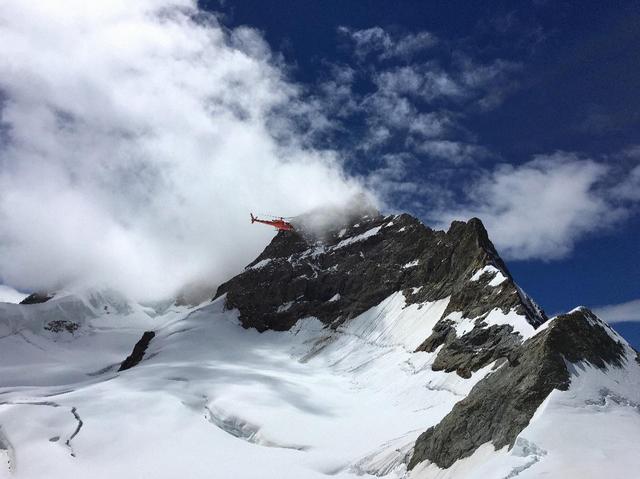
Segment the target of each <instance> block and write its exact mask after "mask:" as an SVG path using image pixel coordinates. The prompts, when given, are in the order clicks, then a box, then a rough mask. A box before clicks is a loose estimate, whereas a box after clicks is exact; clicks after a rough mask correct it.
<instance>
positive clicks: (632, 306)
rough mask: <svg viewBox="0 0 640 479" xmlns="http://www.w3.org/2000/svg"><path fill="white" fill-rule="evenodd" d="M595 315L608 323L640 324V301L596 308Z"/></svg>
mask: <svg viewBox="0 0 640 479" xmlns="http://www.w3.org/2000/svg"><path fill="white" fill-rule="evenodd" d="M593 312H594V313H596V314H597V315H598V316H599V317H601V318H602V319H604V320H605V321H607V322H608V323H621V322H626V321H633V322H640V299H634V300H632V301H627V302H626V303H620V304H610V305H607V306H600V307H597V308H594V310H593Z"/></svg>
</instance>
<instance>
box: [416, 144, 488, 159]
mask: <svg viewBox="0 0 640 479" xmlns="http://www.w3.org/2000/svg"><path fill="white" fill-rule="evenodd" d="M415 148H416V150H417V151H418V152H420V153H423V154H425V155H427V156H429V157H431V158H436V159H441V160H447V161H448V162H450V163H452V164H458V165H459V164H463V163H472V162H474V161H475V160H478V159H480V158H485V157H487V156H489V155H490V153H489V151H488V150H487V149H486V148H484V147H482V146H479V145H473V144H469V143H462V142H460V141H451V140H427V141H423V142H419V143H416V147H415Z"/></svg>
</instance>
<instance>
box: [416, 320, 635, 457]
mask: <svg viewBox="0 0 640 479" xmlns="http://www.w3.org/2000/svg"><path fill="white" fill-rule="evenodd" d="M605 328H607V326H606V325H605V324H604V323H602V322H600V321H599V320H598V319H597V318H596V317H595V316H594V315H593V313H591V312H590V311H588V310H586V309H581V310H576V311H574V312H572V313H570V314H566V315H561V316H558V317H557V318H555V319H554V320H553V321H552V322H551V323H550V324H549V326H548V327H547V328H546V329H544V330H543V331H541V332H540V333H538V334H537V335H536V336H534V337H532V338H531V339H529V340H527V341H526V342H524V344H522V345H521V346H516V347H513V348H511V350H510V352H509V353H508V354H507V355H506V361H504V362H503V363H502V364H501V365H500V366H499V367H498V368H497V370H496V371H495V372H493V373H492V374H490V375H489V376H487V377H486V378H485V379H483V380H482V381H480V382H479V383H478V384H477V385H476V386H475V387H474V388H473V389H472V390H471V393H470V394H469V395H468V396H467V397H466V398H465V399H463V400H462V401H460V402H459V403H457V404H456V405H455V406H454V408H453V410H452V411H451V412H450V413H449V414H448V415H447V416H446V417H445V418H444V419H443V420H442V421H441V422H440V423H439V424H438V425H437V426H435V427H432V428H430V429H429V430H427V431H426V432H424V433H423V434H422V435H421V436H420V437H419V438H418V440H417V441H416V445H415V450H414V454H413V457H412V458H411V462H410V465H409V467H410V468H412V467H414V466H415V465H416V464H418V463H420V462H422V461H425V460H429V461H431V462H433V463H435V464H437V465H438V466H440V467H442V468H447V467H450V466H451V465H452V464H453V463H454V462H456V461H457V460H458V459H461V458H463V457H467V456H470V455H471V454H472V453H473V452H474V451H475V450H476V449H477V448H478V447H479V446H480V445H482V444H484V443H486V442H488V441H491V442H492V443H493V445H494V446H495V448H496V449H500V448H502V447H504V446H507V445H508V446H510V447H511V446H513V444H514V442H515V439H516V437H517V435H518V434H519V433H520V432H521V431H522V430H523V429H524V428H525V427H526V426H527V425H528V424H529V421H530V420H531V418H532V416H533V414H534V413H535V411H536V410H537V409H538V407H539V406H540V404H542V401H544V400H545V398H546V397H547V396H548V395H549V393H551V391H553V390H554V389H558V390H566V389H567V388H568V387H569V384H570V373H569V370H568V369H567V364H566V362H567V361H568V362H570V363H577V362H579V361H587V362H589V363H590V364H592V365H594V366H596V367H598V368H601V369H604V368H608V367H620V366H622V364H623V361H624V348H623V346H622V344H621V343H620V342H617V341H616V340H614V339H613V337H612V336H611V335H609V334H608V333H607V331H606V330H605ZM486 331H489V329H487V330H486Z"/></svg>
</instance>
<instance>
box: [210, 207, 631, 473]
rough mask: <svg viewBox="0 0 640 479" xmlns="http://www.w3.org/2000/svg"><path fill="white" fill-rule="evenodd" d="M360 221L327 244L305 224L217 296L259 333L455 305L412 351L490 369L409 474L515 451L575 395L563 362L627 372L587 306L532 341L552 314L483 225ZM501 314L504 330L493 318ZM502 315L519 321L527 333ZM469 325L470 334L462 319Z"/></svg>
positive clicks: (464, 372) (462, 369) (451, 368)
mask: <svg viewBox="0 0 640 479" xmlns="http://www.w3.org/2000/svg"><path fill="white" fill-rule="evenodd" d="M353 223H354V224H350V225H342V226H341V228H340V229H339V230H338V229H335V230H331V231H327V232H325V234H324V235H322V240H317V239H316V238H317V236H313V235H309V234H307V232H306V231H305V230H304V228H298V229H297V231H295V232H279V233H278V234H277V235H276V237H275V238H274V239H273V241H272V242H271V243H270V244H269V245H268V246H267V247H266V248H265V250H264V251H263V252H262V254H261V255H260V256H259V257H258V258H257V259H256V260H255V261H254V262H252V263H251V264H250V265H249V266H247V268H246V269H245V271H244V272H242V273H241V274H239V275H238V276H236V277H235V278H233V279H231V280H230V281H228V282H226V283H224V284H222V285H221V286H220V287H219V288H218V291H217V292H216V295H215V297H216V298H217V297H220V296H222V295H226V299H225V306H226V307H227V308H229V309H237V310H238V311H239V318H240V321H241V323H242V325H243V326H244V327H246V328H256V329H258V330H259V331H265V330H268V329H273V330H287V329H289V328H291V327H292V326H293V325H294V324H295V323H296V322H297V321H298V320H299V319H300V318H304V317H309V316H313V317H316V318H318V319H320V320H321V321H322V322H323V323H325V324H326V325H327V327H331V328H337V327H338V326H341V325H346V324H347V323H348V322H349V320H350V319H352V318H354V317H356V316H358V315H360V314H361V313H363V312H365V311H367V310H369V309H370V308H372V307H374V306H376V305H378V304H379V303H381V302H382V301H383V300H384V299H386V298H387V297H389V296H390V295H391V294H393V293H395V292H397V291H402V292H403V294H404V296H405V299H406V303H407V304H422V303H425V302H432V301H437V300H443V299H447V298H448V303H447V306H446V309H445V311H444V313H443V314H442V316H441V318H440V320H439V321H438V322H437V323H436V324H435V326H434V327H433V328H432V330H431V333H430V335H429V336H428V337H425V338H421V340H422V343H421V344H420V346H419V347H418V348H417V350H416V351H427V352H435V351H437V352H438V354H437V355H436V358H435V359H434V361H433V363H432V365H431V367H432V369H433V370H443V371H445V372H451V373H456V374H458V375H460V376H461V377H464V378H469V377H471V375H472V374H473V373H474V372H476V371H478V370H480V369H481V368H484V367H486V366H488V365H491V364H494V366H493V370H492V371H491V373H489V374H488V376H486V377H485V378H484V379H482V380H480V381H479V382H478V383H477V384H476V386H475V387H474V388H473V389H472V391H471V393H470V394H469V395H468V396H467V397H466V398H465V399H463V400H461V401H460V402H459V403H457V404H456V406H455V407H454V408H453V410H452V411H451V412H450V413H449V414H448V415H447V416H446V417H445V418H444V419H443V420H442V421H441V422H440V423H439V424H438V425H436V426H435V427H432V428H430V429H429V430H427V431H426V432H424V433H423V434H422V435H421V436H420V437H419V439H418V440H417V442H416V444H415V449H414V453H413V455H412V457H411V462H410V467H414V466H415V465H416V464H418V463H420V462H422V461H431V462H433V463H435V464H437V465H438V466H440V467H443V468H447V467H450V466H451V465H452V464H453V463H454V462H455V461H457V460H458V459H461V458H463V457H467V456H469V455H471V454H472V453H473V452H474V451H475V450H476V449H477V448H478V447H479V446H480V445H482V444H485V443H487V442H489V441H491V442H492V443H493V444H494V446H495V447H496V448H501V447H503V446H507V445H508V446H512V445H513V444H514V442H515V440H516V437H517V436H518V434H519V433H520V432H521V431H522V430H523V429H524V428H525V427H526V426H527V424H529V421H530V420H531V417H532V416H533V414H534V413H535V411H536V409H537V408H538V407H539V406H540V404H541V403H542V401H544V399H545V398H546V397H547V396H548V395H549V394H550V393H551V391H553V390H554V389H559V390H565V389H567V388H568V386H569V384H570V373H569V370H568V368H567V363H566V362H567V361H568V362H579V361H588V362H589V363H591V364H593V365H594V366H596V367H599V368H607V367H617V366H620V365H621V364H622V361H623V360H624V347H623V346H622V345H621V344H620V343H618V342H616V340H615V339H614V338H615V334H613V333H611V332H610V331H607V330H606V328H608V326H606V325H605V324H604V323H602V322H601V321H600V320H598V319H597V318H596V317H595V316H594V315H593V313H591V312H589V311H588V310H584V309H581V310H576V311H574V312H572V313H570V314H567V315H563V316H559V317H557V318H555V319H554V320H553V322H552V323H551V324H548V325H545V327H544V328H543V329H542V330H540V331H539V332H538V333H537V334H534V330H535V329H537V328H539V327H540V326H541V325H543V324H544V323H545V322H546V321H547V316H546V315H545V314H544V312H543V311H542V310H541V309H540V308H539V307H538V306H537V305H536V304H535V303H534V302H533V301H532V300H531V299H530V298H529V297H528V296H527V295H526V294H525V293H524V292H523V291H522V290H521V289H520V288H519V287H518V286H517V285H516V284H515V283H514V281H513V279H512V277H511V275H510V273H509V271H508V269H507V267H506V265H505V264H504V262H503V261H502V260H501V259H500V257H499V255H498V253H497V252H496V250H495V248H494V246H493V244H492V243H491V241H490V240H489V237H488V235H487V232H486V230H485V228H484V227H483V225H482V223H481V222H480V220H478V219H475V218H473V219H471V220H469V221H468V222H466V223H465V222H460V221H455V222H453V223H452V225H451V227H450V228H449V230H448V231H446V232H445V231H435V230H432V229H430V228H428V227H426V226H424V225H423V224H422V223H420V221H418V220H417V219H415V218H413V217H411V216H409V215H406V214H403V215H398V216H392V217H383V216H381V215H379V214H369V215H368V216H365V217H363V218H360V219H359V220H357V221H353ZM454 313H455V314H454ZM495 313H498V314H497V316H499V317H500V318H503V320H502V322H500V321H498V322H497V324H496V322H495V321H494V322H490V323H487V322H485V319H487V318H489V315H490V314H494V316H495ZM506 315H511V316H513V315H515V317H516V318H521V319H522V321H523V322H524V323H523V324H524V326H526V328H525V329H527V331H528V332H527V333H526V334H525V333H523V332H522V331H523V329H522V328H521V327H520V326H521V324H520V323H509V321H507V320H504V317H506ZM462 318H464V321H465V325H464V327H461V326H460V324H458V323H456V321H458V320H461V319H462ZM518 321H519V319H518ZM516 325H517V328H519V329H517V328H516ZM523 334H524V336H525V337H523ZM529 336H531V337H530V338H529ZM527 338H528V339H527Z"/></svg>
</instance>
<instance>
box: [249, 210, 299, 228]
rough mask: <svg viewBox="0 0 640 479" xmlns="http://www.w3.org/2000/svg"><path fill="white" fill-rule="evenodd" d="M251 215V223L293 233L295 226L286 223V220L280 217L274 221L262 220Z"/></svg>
mask: <svg viewBox="0 0 640 479" xmlns="http://www.w3.org/2000/svg"><path fill="white" fill-rule="evenodd" d="M249 214H250V215H251V223H252V224H253V223H262V224H265V225H270V226H273V227H275V228H276V229H278V230H281V231H293V225H292V224H291V223H289V222H288V221H285V220H284V218H282V217H280V218H277V217H274V218H276V219H273V220H261V219H259V218H256V217H255V216H253V213H249Z"/></svg>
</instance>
